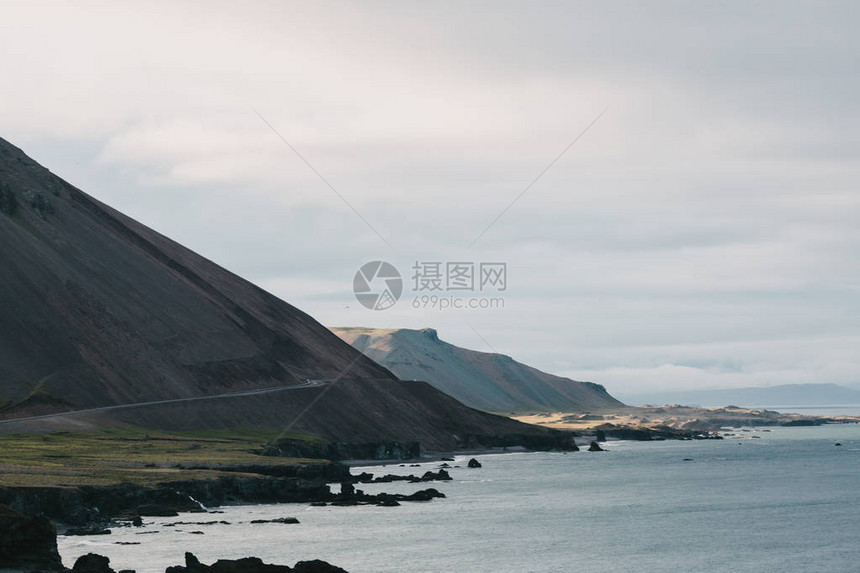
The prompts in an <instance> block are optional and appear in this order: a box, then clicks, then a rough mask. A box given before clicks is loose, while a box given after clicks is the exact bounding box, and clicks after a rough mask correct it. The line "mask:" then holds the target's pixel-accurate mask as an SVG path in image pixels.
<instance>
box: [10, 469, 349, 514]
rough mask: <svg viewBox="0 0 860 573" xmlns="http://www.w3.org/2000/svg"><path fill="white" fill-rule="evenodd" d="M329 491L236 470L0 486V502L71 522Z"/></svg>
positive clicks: (302, 499) (289, 499)
mask: <svg viewBox="0 0 860 573" xmlns="http://www.w3.org/2000/svg"><path fill="white" fill-rule="evenodd" d="M331 496H332V493H331V490H330V488H329V486H328V485H326V484H324V483H320V482H317V481H305V480H302V479H297V478H280V477H266V476H259V477H250V476H238V475H237V476H236V477H232V476H229V477H221V478H218V479H216V480H206V481H181V482H168V483H165V484H162V485H160V486H158V487H155V488H146V487H142V486H137V485H133V484H121V485H116V486H105V487H96V486H84V487H80V488H77V489H61V488H23V487H22V488H0V503H5V504H7V505H9V506H11V507H13V508H15V509H16V510H18V511H22V512H24V513H28V514H38V513H44V514H45V515H46V516H48V517H50V518H52V519H55V520H58V521H62V522H64V523H69V524H75V525H91V524H93V523H96V524H99V523H100V522H101V521H103V520H105V519H109V518H112V517H120V516H140V515H145V516H175V515H178V512H200V511H202V510H201V508H200V505H199V504H198V503H196V502H195V501H193V500H192V498H193V499H196V500H199V501H200V503H203V504H204V505H206V506H218V505H225V504H227V503H234V502H243V503H306V502H310V501H327V500H329V499H331ZM96 508H98V510H96Z"/></svg>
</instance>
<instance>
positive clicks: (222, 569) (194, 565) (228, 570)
mask: <svg viewBox="0 0 860 573" xmlns="http://www.w3.org/2000/svg"><path fill="white" fill-rule="evenodd" d="M165 573H347V572H346V570H345V569H341V568H340V567H336V566H334V565H331V564H329V563H326V562H325V561H320V560H314V561H299V562H298V563H296V566H295V567H287V566H286V565H270V564H268V563H263V561H262V560H261V559H259V558H257V557H245V558H244V559H219V560H218V561H216V562H215V563H213V564H212V565H204V564H202V563H200V560H198V559H197V557H195V556H194V555H193V554H192V553H186V554H185V566H184V567H183V566H181V565H176V566H174V567H168V568H167V570H166V572H165Z"/></svg>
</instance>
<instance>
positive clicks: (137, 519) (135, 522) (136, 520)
mask: <svg viewBox="0 0 860 573" xmlns="http://www.w3.org/2000/svg"><path fill="white" fill-rule="evenodd" d="M131 524H132V525H133V526H135V527H142V526H143V520H142V519H141V518H140V516H139V515H135V516H134V518H133V519H132V520H131Z"/></svg>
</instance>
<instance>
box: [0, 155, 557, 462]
mask: <svg viewBox="0 0 860 573" xmlns="http://www.w3.org/2000/svg"><path fill="white" fill-rule="evenodd" d="M165 208H166V209H167V208H170V206H169V205H165ZM294 248H296V249H300V248H301V244H300V243H295V244H294ZM309 380H310V381H315V382H313V383H310V384H309V383H308V382H307V381H309ZM301 384H306V385H307V387H300V388H294V389H292V391H280V392H272V393H268V394H260V395H248V396H234V397H230V398H221V399H212V400H205V401H199V400H193V401H185V402H178V403H171V404H161V405H157V404H156V405H150V406H147V407H136V408H128V409H120V410H106V411H101V412H94V413H90V414H79V415H75V416H65V417H60V418H51V419H48V420H39V421H34V422H17V423H14V424H3V425H2V426H0V430H2V431H12V430H13V429H14V430H39V431H44V430H46V429H55V428H65V427H83V428H89V427H94V426H101V425H105V424H116V423H133V424H137V425H140V426H145V427H153V428H163V429H208V428H235V427H253V428H271V429H276V430H277V429H283V428H290V429H291V430H293V431H297V432H306V433H311V434H315V435H317V436H321V437H323V438H326V439H330V440H345V441H359V440H380V439H394V440H420V441H421V442H422V444H423V445H424V446H426V447H430V448H451V447H456V446H457V445H458V444H459V443H461V442H462V441H463V439H464V436H466V435H469V434H493V435H496V434H515V433H520V434H532V435H538V436H545V435H547V434H546V431H545V430H544V429H542V428H536V427H534V426H528V425H524V424H520V423H518V422H515V421H513V420H509V419H506V418H502V417H499V416H489V415H487V414H485V413H482V412H477V411H475V410H472V409H469V408H466V407H465V406H463V405H462V404H460V403H458V402H457V401H456V400H453V399H451V398H449V397H448V396H446V395H444V394H442V393H441V392H439V391H437V390H434V389H433V388H432V387H430V386H429V385H427V384H424V383H415V382H404V381H400V380H398V379H397V378H396V377H395V375H394V374H392V373H391V372H390V371H389V370H387V369H386V368H384V367H382V366H380V365H378V364H376V363H374V362H373V361H372V360H370V359H368V358H365V357H363V356H362V355H361V354H360V353H358V352H356V351H355V350H354V349H353V348H352V347H350V346H349V345H348V344H345V343H344V342H342V341H341V340H340V339H339V338H338V337H337V336H335V335H334V334H332V333H331V332H330V331H329V330H327V329H326V328H325V327H323V326H322V325H320V324H319V323H318V322H316V321H315V320H314V319H313V318H311V317H310V316H308V315H307V314H305V313H303V312H302V311H300V310H298V309H297V308H295V307H293V306H291V305H289V304H287V303H286V302H284V301H282V300H280V299H278V298H276V297H275V296H273V295H271V294H269V293H267V292H266V291H264V290H262V289H260V288H258V287H256V286H254V285H253V284H251V283H250V282H248V281H246V280H244V279H242V278H240V277H238V276H236V275H235V274H233V273H231V272H229V271H227V270H225V269H223V268H221V267H219V266H218V265H216V264H214V263H212V262H211V261H208V260H206V259H205V258H203V257H201V256H200V255H198V254H196V253H194V252H192V251H190V250H189V249H186V248H185V247H183V246H182V245H179V244H177V243H176V242H174V241H172V240H170V239H168V238H167V237H164V236H162V235H160V234H158V233H156V232H155V231H153V230H152V229H149V228H147V227H146V226H144V225H142V224H140V223H138V222H137V221H134V220H132V219H130V218H129V217H127V216H125V215H123V214H122V213H119V212H118V211H116V210H114V209H112V208H111V207H109V206H107V205H105V204H103V203H101V202H99V201H97V200H96V199H94V198H92V197H90V196H89V195H87V194H85V193H84V192H82V191H80V190H79V189H77V188H75V187H73V186H72V185H70V184H69V183H67V182H65V181H63V180H62V179H60V178H58V177H56V176H54V175H52V174H51V173H50V172H49V171H48V170H47V169H45V168H43V167H41V166H40V165H38V164H37V163H36V162H35V161H33V160H32V159H30V158H29V157H27V156H26V155H25V154H24V153H23V152H22V151H21V150H20V149H18V148H17V147H15V146H13V145H11V144H10V143H8V142H7V141H5V140H3V139H0V420H3V419H6V420H8V419H18V418H22V417H26V416H33V415H40V414H46V413H52V412H63V411H68V410H80V409H87V408H97V407H105V406H108V407H109V406H114V405H124V404H137V403H140V402H147V401H157V400H166V399H184V398H199V397H201V396H213V395H218V394H223V393H227V392H237V391H243V390H251V389H258V388H272V387H279V386H285V385H296V386H297V385H301Z"/></svg>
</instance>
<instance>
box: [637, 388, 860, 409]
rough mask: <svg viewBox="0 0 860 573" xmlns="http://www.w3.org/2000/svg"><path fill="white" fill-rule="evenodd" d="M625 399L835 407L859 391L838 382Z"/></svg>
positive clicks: (856, 399)
mask: <svg viewBox="0 0 860 573" xmlns="http://www.w3.org/2000/svg"><path fill="white" fill-rule="evenodd" d="M628 401H629V402H630V403H636V404H643V403H649V404H689V405H697V406H726V405H728V404H732V405H735V406H747V407H760V406H835V405H839V404H850V405H853V404H860V391H858V390H854V389H853V388H848V387H846V386H839V385H838V384H782V385H780V386H770V387H751V388H726V389H722V390H686V391H685V390H680V391H677V392H654V393H649V394H631V395H630V396H629V399H628Z"/></svg>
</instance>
